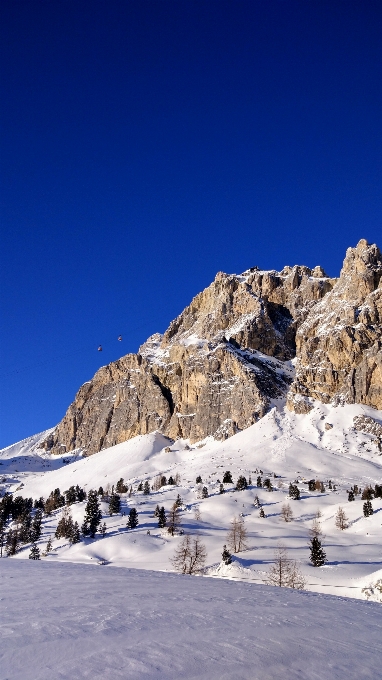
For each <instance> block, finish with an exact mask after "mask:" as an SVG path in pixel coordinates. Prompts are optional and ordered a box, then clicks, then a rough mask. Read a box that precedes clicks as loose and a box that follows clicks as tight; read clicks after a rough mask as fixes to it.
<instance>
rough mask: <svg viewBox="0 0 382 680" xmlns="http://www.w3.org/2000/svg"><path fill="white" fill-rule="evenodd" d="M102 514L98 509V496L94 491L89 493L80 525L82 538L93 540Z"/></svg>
mask: <svg viewBox="0 0 382 680" xmlns="http://www.w3.org/2000/svg"><path fill="white" fill-rule="evenodd" d="M101 519H102V512H101V510H100V507H99V502H98V495H97V492H96V491H93V490H91V491H89V494H88V502H87V503H86V508H85V518H84V522H83V524H82V527H81V529H82V533H83V535H84V536H90V538H94V536H95V534H96V531H97V529H98V527H99V525H100V524H101Z"/></svg>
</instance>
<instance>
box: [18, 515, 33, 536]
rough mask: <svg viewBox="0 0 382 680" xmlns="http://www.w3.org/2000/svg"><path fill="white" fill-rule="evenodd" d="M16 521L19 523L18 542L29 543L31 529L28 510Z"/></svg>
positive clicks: (30, 518)
mask: <svg viewBox="0 0 382 680" xmlns="http://www.w3.org/2000/svg"><path fill="white" fill-rule="evenodd" d="M18 519H19V521H20V528H19V541H20V542H21V543H29V541H30V540H31V528H32V517H31V514H30V512H29V511H28V510H26V511H24V513H23V514H22V515H21V517H19V518H18Z"/></svg>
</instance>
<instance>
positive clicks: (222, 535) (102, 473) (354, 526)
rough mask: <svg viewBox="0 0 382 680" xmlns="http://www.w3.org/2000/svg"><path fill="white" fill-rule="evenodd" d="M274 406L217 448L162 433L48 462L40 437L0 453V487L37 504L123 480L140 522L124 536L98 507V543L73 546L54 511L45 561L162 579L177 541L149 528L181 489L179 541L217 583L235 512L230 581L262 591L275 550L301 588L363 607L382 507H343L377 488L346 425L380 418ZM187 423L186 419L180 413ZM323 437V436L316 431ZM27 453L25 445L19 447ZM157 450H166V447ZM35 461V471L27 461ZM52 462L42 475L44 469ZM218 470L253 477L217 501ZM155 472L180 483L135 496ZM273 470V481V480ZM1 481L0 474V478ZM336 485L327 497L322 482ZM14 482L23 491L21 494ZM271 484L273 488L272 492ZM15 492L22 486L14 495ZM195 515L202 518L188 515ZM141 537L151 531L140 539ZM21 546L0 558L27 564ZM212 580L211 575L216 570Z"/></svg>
mask: <svg viewBox="0 0 382 680" xmlns="http://www.w3.org/2000/svg"><path fill="white" fill-rule="evenodd" d="M274 404H275V406H274V408H273V409H272V410H271V411H270V412H269V413H268V414H267V415H266V416H265V417H264V418H262V419H261V420H259V421H258V422H257V423H256V424H255V425H252V426H251V427H249V428H248V429H246V430H243V431H242V432H239V433H238V434H236V435H235V436H233V437H231V438H229V439H227V440H225V441H222V442H220V441H215V440H213V438H212V437H208V438H206V439H205V440H204V441H203V442H199V443H196V444H193V445H191V444H190V442H189V441H183V440H177V441H176V442H173V441H172V440H169V439H168V438H167V437H164V436H163V435H162V434H160V433H159V432H155V433H152V434H149V435H143V436H139V437H136V438H134V439H131V440H130V441H128V442H124V443H122V444H119V445H117V446H114V447H111V448H109V449H105V450H103V451H101V452H99V453H97V454H95V455H93V456H90V457H88V458H85V457H82V456H81V455H80V452H74V453H73V455H70V454H65V455H64V456H49V455H48V454H47V453H45V452H44V451H43V450H42V449H38V447H37V442H38V441H41V438H42V435H39V436H38V437H37V438H30V440H29V444H28V442H27V440H25V441H24V442H21V443H19V444H18V445H16V444H15V445H13V446H12V447H8V448H7V449H4V450H3V451H0V462H1V463H2V465H1V466H0V471H1V472H0V481H1V484H0V487H2V488H3V491H13V492H15V491H16V489H18V491H17V492H16V495H17V494H21V495H23V496H24V497H29V496H32V497H33V498H38V497H40V496H44V497H45V498H46V497H47V496H48V495H49V493H50V492H51V491H52V490H53V489H55V488H57V487H59V488H60V489H61V491H64V490H66V489H67V488H68V487H69V486H71V485H76V484H79V485H80V486H82V487H84V488H85V490H87V491H88V490H89V489H91V488H96V489H98V487H99V486H103V487H104V488H105V487H106V486H107V484H110V486H111V485H112V484H116V482H117V481H118V479H119V478H120V477H123V478H124V480H125V483H127V484H128V485H129V486H130V485H133V488H134V493H133V495H132V496H131V498H129V497H128V495H127V494H123V496H122V511H123V512H124V513H126V514H127V513H128V512H129V509H130V508H131V507H135V508H136V509H137V511H138V516H139V526H138V528H137V529H135V530H133V531H130V530H128V529H127V527H126V520H127V518H126V515H124V516H121V515H113V516H112V517H109V515H108V506H107V504H106V503H102V512H103V515H104V519H103V521H105V522H106V525H107V533H106V536H105V537H104V538H101V537H96V539H95V540H90V539H86V540H84V541H82V542H81V543H79V544H76V545H74V546H70V545H69V544H68V542H67V541H65V540H64V539H60V540H56V539H54V532H55V528H56V526H57V522H58V520H59V519H60V516H61V510H57V511H55V512H54V513H53V514H52V516H50V517H47V518H44V520H43V535H42V538H41V540H40V548H42V549H44V547H45V545H46V542H47V540H48V537H49V536H51V537H52V538H53V552H52V553H51V554H50V555H49V556H48V557H46V558H44V562H55V563H56V566H57V568H58V567H59V564H60V563H62V562H66V563H69V562H73V563H82V564H91V563H92V562H94V561H101V560H103V561H105V562H107V564H108V565H110V566H109V567H108V568H109V570H110V567H111V566H114V567H134V568H139V569H142V570H158V571H171V570H172V567H171V563H170V558H171V557H172V555H173V553H174V550H175V547H176V546H177V545H178V544H179V541H180V540H181V538H180V537H179V536H174V537H171V536H169V535H168V534H167V533H166V532H165V531H163V530H160V529H158V526H157V521H156V519H155V517H154V509H155V507H156V505H157V504H159V505H160V506H162V505H163V506H164V507H165V509H166V510H169V509H170V508H171V506H172V504H173V503H174V501H175V499H176V496H177V494H178V493H179V494H180V495H181V497H182V499H183V510H182V511H181V513H180V517H181V522H182V527H183V529H184V531H185V532H186V533H190V534H195V533H196V532H198V533H199V534H200V535H201V537H202V541H203V543H204V544H205V545H206V549H207V553H208V557H207V564H206V567H207V571H209V573H211V574H212V573H214V574H215V576H220V577H223V574H222V572H221V570H220V572H219V570H218V571H217V572H216V570H217V569H218V565H219V563H220V557H221V551H222V547H223V544H224V543H226V538H227V530H228V527H229V524H230V521H231V520H232V518H233V517H234V516H238V514H239V513H243V515H244V521H245V525H246V528H247V530H248V549H247V550H245V551H244V552H240V553H238V554H237V555H236V557H235V562H234V564H235V567H234V569H232V570H231V572H230V573H227V574H224V580H226V579H227V578H231V579H235V580H237V579H241V580H243V581H246V582H253V583H258V584H259V583H262V581H263V579H264V578H265V576H266V572H267V570H268V569H269V565H270V564H271V563H272V560H273V557H274V551H275V548H276V547H277V544H278V543H279V542H281V543H283V544H284V545H285V546H286V548H287V551H288V554H289V555H290V557H291V558H293V559H295V560H296V561H297V563H298V566H299V568H300V569H301V571H302V572H303V574H304V576H305V578H306V581H307V585H306V588H307V589H308V590H310V591H315V592H321V593H329V594H333V595H341V596H349V597H355V598H359V599H365V598H366V594H365V592H364V590H363V589H364V588H367V587H369V586H373V584H375V583H376V582H377V581H378V579H380V578H381V569H382V553H381V523H382V512H381V511H382V500H381V499H374V500H373V501H372V504H373V508H374V514H373V515H372V516H371V517H369V518H365V517H363V512H362V506H363V501H361V500H360V497H359V496H357V499H356V500H355V501H354V502H352V503H349V502H348V500H347V489H349V488H350V486H352V485H353V484H358V486H360V487H362V488H364V486H365V485H366V484H369V483H370V484H372V485H373V486H374V485H375V484H376V483H378V484H381V483H382V456H381V455H380V452H379V450H378V447H377V446H376V443H375V441H376V440H375V437H374V436H372V435H370V434H365V433H364V432H359V431H356V430H355V428H354V424H353V419H354V417H355V416H357V415H366V416H370V417H372V418H374V419H375V420H377V421H379V422H382V413H381V412H378V411H375V410H374V409H371V408H368V407H365V406H362V405H345V406H337V407H334V406H333V405H330V404H321V403H319V402H314V408H313V409H312V411H311V412H310V413H308V414H306V415H304V414H301V415H298V414H295V413H291V412H289V411H287V410H286V409H285V405H284V402H283V401H282V400H281V399H280V400H278V401H275V402H274ZM189 415H190V414H189ZM327 423H329V424H331V425H332V426H333V427H332V429H328V430H327V429H326V428H325V424H327ZM28 447H29V448H28ZM166 449H169V450H167V451H166ZM32 463H33V464H32ZM48 466H49V467H48ZM260 469H261V470H262V471H263V473H264V474H263V475H262V477H263V479H264V478H265V477H266V476H267V475H270V476H271V479H272V482H273V484H274V486H275V490H274V491H273V493H268V492H267V491H266V490H265V489H264V488H257V487H256V478H257V474H258V473H257V472H256V470H260ZM225 470H231V472H232V476H233V479H234V481H236V479H237V478H238V476H239V475H240V474H244V475H245V476H246V478H247V479H248V476H249V473H251V477H252V486H250V488H248V489H247V490H245V491H240V492H236V491H234V488H233V485H226V486H225V489H226V492H225V493H224V494H219V481H218V480H220V481H222V478H223V474H224V471H225ZM159 473H162V474H164V475H166V477H167V478H168V477H169V476H170V475H172V476H175V475H176V474H177V473H178V474H179V475H180V477H181V482H180V485H179V486H178V487H175V486H165V487H162V488H161V489H160V490H159V491H158V492H152V493H151V494H150V495H149V496H144V495H143V494H142V493H141V492H137V491H136V487H137V482H138V481H145V480H146V479H148V480H149V482H150V484H151V483H152V481H153V479H154V477H156V476H157V475H158V474H159ZM273 473H276V474H277V478H274V477H273ZM1 475H2V476H1ZM198 475H201V476H202V479H203V485H205V486H207V488H208V493H209V498H206V499H200V498H198V488H197V485H196V483H195V480H196V477H197V476H198ZM312 478H316V479H320V480H322V481H323V482H324V483H325V487H326V490H325V493H320V492H319V491H314V492H309V491H308V486H307V484H306V481H307V480H309V479H312ZM296 479H297V480H298V486H299V488H300V491H301V500H300V501H294V500H290V499H289V497H288V486H289V483H290V482H291V481H292V482H294V481H295V480H296ZM329 479H331V480H332V482H333V483H334V484H336V485H337V490H336V491H334V490H332V491H331V490H329V489H328V485H327V480H329ZM21 485H22V486H21ZM277 485H280V488H277ZM20 487H21V488H20ZM256 495H257V496H258V497H259V499H260V502H261V504H262V506H263V508H264V510H265V514H266V517H265V518H260V517H259V509H258V508H256V507H255V506H254V498H255V496H256ZM285 502H289V504H290V505H291V507H292V510H293V514H294V519H293V521H292V522H290V523H285V522H284V521H283V520H282V517H281V507H282V505H283V503H285ZM339 506H342V507H343V508H344V510H345V512H346V515H347V516H348V518H349V528H348V529H346V530H345V531H339V530H338V529H337V528H336V526H335V514H336V511H337V509H338V507H339ZM84 507H85V503H76V504H75V505H73V506H71V510H72V514H73V519H74V520H77V521H78V522H79V523H80V524H81V523H82V520H83V516H84ZM196 509H199V511H200V519H197V518H196V514H195V510H196ZM317 510H319V511H320V513H321V518H320V522H321V526H322V531H323V534H324V540H323V546H324V549H325V551H326V553H327V559H328V562H327V565H326V566H325V567H321V568H314V567H313V566H312V565H311V564H310V562H309V548H308V541H309V529H310V528H311V526H312V521H313V519H314V517H315V514H316V512H317ZM147 531H150V534H148V533H147ZM28 554H29V546H26V547H25V548H23V549H22V550H21V551H20V552H19V553H18V555H16V556H15V557H13V558H9V559H6V560H4V559H3V560H2V562H1V565H3V564H5V562H7V563H8V562H19V561H22V560H24V559H27V558H28ZM215 572H216V573H215Z"/></svg>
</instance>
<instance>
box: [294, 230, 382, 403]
mask: <svg viewBox="0 0 382 680" xmlns="http://www.w3.org/2000/svg"><path fill="white" fill-rule="evenodd" d="M381 324H382V257H381V253H380V251H379V249H378V247H377V246H376V245H369V244H368V243H367V241H365V240H361V241H360V242H359V243H358V245H357V246H356V248H349V249H348V250H347V253H346V257H345V261H344V264H343V268H342V271H341V275H340V278H339V279H338V281H337V282H336V283H335V285H334V286H333V288H332V290H331V291H329V292H328V293H327V294H326V295H325V298H324V299H323V300H321V301H320V302H318V304H317V305H315V306H314V307H313V308H312V309H311V310H310V311H309V313H308V315H307V316H306V318H305V320H304V322H303V323H302V324H301V325H300V326H299V328H298V331H297V333H296V352H297V357H298V364H297V372H296V378H295V380H294V382H293V385H292V389H291V394H290V395H289V399H288V403H289V404H290V405H291V406H292V408H293V403H294V400H295V396H294V395H296V394H299V395H303V396H306V397H312V398H313V399H319V400H320V401H322V402H324V403H328V402H330V401H333V400H334V401H335V402H336V401H337V402H340V401H342V402H347V403H362V404H367V405H369V406H373V407H374V408H377V409H381V408H382V351H381V350H382V326H381Z"/></svg>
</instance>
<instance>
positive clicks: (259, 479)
mask: <svg viewBox="0 0 382 680" xmlns="http://www.w3.org/2000/svg"><path fill="white" fill-rule="evenodd" d="M256 486H258V487H259V488H260V489H261V487H262V486H263V480H262V479H261V476H260V475H259V476H258V478H257V480H256Z"/></svg>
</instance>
